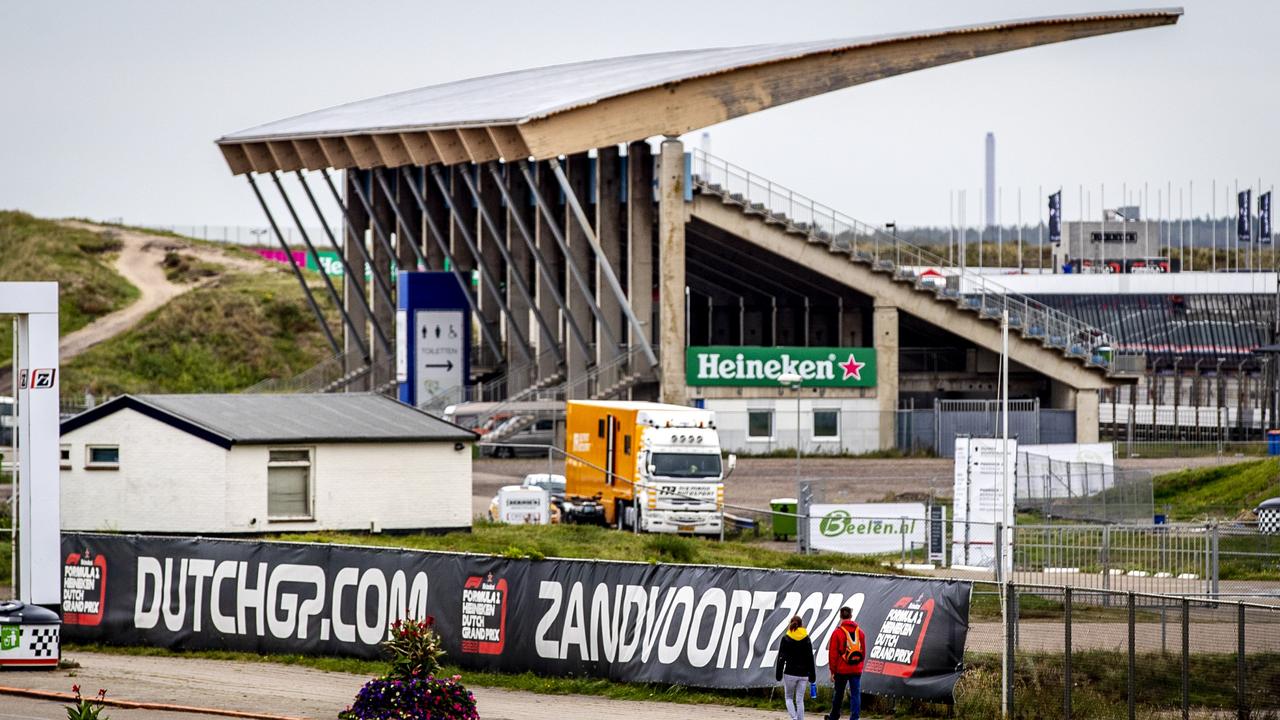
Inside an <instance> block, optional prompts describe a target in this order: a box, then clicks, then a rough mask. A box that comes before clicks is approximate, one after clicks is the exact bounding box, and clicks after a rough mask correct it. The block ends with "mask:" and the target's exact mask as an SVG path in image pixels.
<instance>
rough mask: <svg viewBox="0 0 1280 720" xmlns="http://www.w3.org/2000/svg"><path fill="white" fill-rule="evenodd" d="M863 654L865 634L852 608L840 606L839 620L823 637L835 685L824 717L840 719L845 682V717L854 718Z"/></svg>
mask: <svg viewBox="0 0 1280 720" xmlns="http://www.w3.org/2000/svg"><path fill="white" fill-rule="evenodd" d="M866 656H867V636H866V635H865V634H864V633H863V632H862V628H860V627H858V623H856V622H854V621H853V611H852V610H850V609H849V608H847V607H842V608H840V624H839V625H837V626H836V629H835V630H833V631H831V639H830V640H828V641H827V668H828V670H830V672H831V682H832V683H833V684H834V685H835V688H834V689H833V690H832V693H831V713H830V714H829V715H827V720H840V707H841V706H842V705H844V689H845V686H848V688H849V720H858V718H859V716H860V715H861V714H862V662H863V660H865V659H866Z"/></svg>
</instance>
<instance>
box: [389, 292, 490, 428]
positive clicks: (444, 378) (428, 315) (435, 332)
mask: <svg viewBox="0 0 1280 720" xmlns="http://www.w3.org/2000/svg"><path fill="white" fill-rule="evenodd" d="M397 283H398V284H397V289H398V291H399V292H398V295H399V297H398V299H397V308H396V382H397V383H399V385H400V392H399V397H400V402H402V403H406V404H409V405H418V404H419V403H423V402H426V401H427V400H430V399H431V398H433V397H436V396H438V395H440V394H441V393H445V392H455V391H456V392H457V398H458V399H463V398H465V396H466V393H465V392H464V391H463V388H464V387H465V385H466V384H467V381H468V379H469V378H470V377H471V374H470V371H471V312H470V310H469V305H468V303H467V296H466V289H465V288H463V287H462V286H461V285H460V284H459V283H458V279H457V278H456V277H454V275H453V273H451V272H401V273H399V278H398V280H397Z"/></svg>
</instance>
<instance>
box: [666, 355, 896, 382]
mask: <svg viewBox="0 0 1280 720" xmlns="http://www.w3.org/2000/svg"><path fill="white" fill-rule="evenodd" d="M787 373H795V374H797V375H799V376H800V377H802V378H804V383H803V384H804V386H805V387H875V385H876V351H875V350H874V349H872V348H835V347H737V346H722V347H691V348H687V349H686V350H685V382H687V383H688V384H689V385H724V386H731V387H772V388H776V387H778V376H779V375H785V374H787Z"/></svg>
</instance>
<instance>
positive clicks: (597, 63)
mask: <svg viewBox="0 0 1280 720" xmlns="http://www.w3.org/2000/svg"><path fill="white" fill-rule="evenodd" d="M1181 13H1182V10H1181V9H1180V8H1170V9H1153V10H1132V11H1119V12H1106V13H1084V14H1079V15H1063V16H1054V17H1040V18H1027V19H1021V20H1009V21H1004V22H996V23H982V24H978V25H967V26H961V27H950V28H942V29H937V30H927V31H917V32H909V33H898V34H890V35H876V36H870V37H858V38H839V39H834V40H820V41H811V42H796V43H774V44H767V45H748V46H742V47H728V48H711V49H703V50H680V51H674V52H663V53H652V54H646V55H632V56H629V57H619V58H609V59H604V60H590V61H586V62H576V63H569V64H565V65H552V66H548V67H541V68H533V69H527V70H517V71H514V72H507V73H502V74H498V75H490V76H486V77H479V78H471V79H468V80H459V81H456V82H450V83H445V84H442V85H433V86H429V87H424V88H418V89H416V90H408V91H405V92H400V93H394V94H391V95H384V96H381V97H376V98H371V99H368V100H361V101H358V102H353V103H347V104H345V105H338V106H336V107H331V108H327V109H324V110H317V111H315V112H309V113H305V114H303V115H297V116H294V117H291V118H287V119H284V120H278V121H276V122H271V123H267V124H265V125H259V126H257V127H253V128H249V129H247V130H242V131H240V132H236V133H232V134H230V135H227V136H225V137H223V138H221V139H220V140H219V142H226V143H242V142H252V141H263V140H272V139H301V138H310V137H325V136H336V135H346V134H352V133H386V132H411V131H418V130H428V129H442V128H465V127H476V126H487V125H508V124H519V123H522V122H527V121H529V120H535V119H538V118H543V117H547V116H550V115H553V114H556V113H559V112H564V111H566V110H571V109H573V108H576V107H580V106H584V105H591V104H594V103H597V102H600V101H602V100H605V99H608V98H612V97H617V96H620V95H625V94H628V93H632V92H636V91H639V90H644V89H647V88H654V87H660V86H662V85H665V84H668V83H675V82H681V81H685V80H690V79H693V78H698V77H703V76H707V75H714V74H718V73H723V72H729V71H732V70H738V69H742V68H746V67H751V66H755V65H762V64H767V63H773V62H778V61H783V60H789V59H793V58H799V57H804V56H807V55H813V54H817V53H824V52H838V51H843V50H851V49H855V48H860V47H866V46H871V45H878V44H884V43H892V42H901V41H907V40H917V39H923V38H930V37H936V36H941V35H956V34H964V33H971V32H983V31H990V30H1001V29H1012V28H1017V27H1022V26H1028V25H1045V24H1057V23H1072V22H1080V21H1092V20H1106V19H1129V18H1144V17H1159V16H1170V15H1174V16H1176V15H1181Z"/></svg>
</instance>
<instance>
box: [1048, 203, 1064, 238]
mask: <svg viewBox="0 0 1280 720" xmlns="http://www.w3.org/2000/svg"><path fill="white" fill-rule="evenodd" d="M1049 242H1051V243H1053V244H1054V245H1058V244H1060V243H1061V242H1062V191H1061V190H1059V191H1058V192H1056V193H1054V194H1052V195H1050V196H1049Z"/></svg>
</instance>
